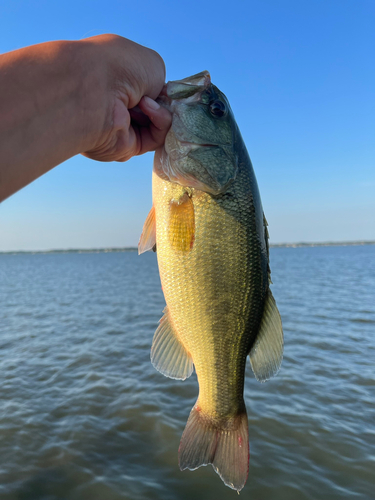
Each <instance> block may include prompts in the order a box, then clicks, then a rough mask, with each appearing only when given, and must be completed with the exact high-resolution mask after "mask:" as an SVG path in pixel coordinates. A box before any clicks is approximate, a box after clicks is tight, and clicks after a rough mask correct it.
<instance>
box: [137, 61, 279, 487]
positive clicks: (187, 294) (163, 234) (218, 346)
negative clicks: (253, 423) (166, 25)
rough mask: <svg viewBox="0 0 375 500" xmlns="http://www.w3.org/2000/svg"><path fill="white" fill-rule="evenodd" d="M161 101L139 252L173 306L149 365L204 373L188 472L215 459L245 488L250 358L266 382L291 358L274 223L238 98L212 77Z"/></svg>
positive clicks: (185, 454) (183, 463)
mask: <svg viewBox="0 0 375 500" xmlns="http://www.w3.org/2000/svg"><path fill="white" fill-rule="evenodd" d="M158 103H159V104H160V105H162V106H164V107H166V108H167V109H168V110H169V111H170V112H171V113H172V126H171V129H170V131H169V132H168V134H167V136H166V139H165V143H164V145H163V146H162V147H160V148H159V149H157V150H156V152H155V157H154V166H153V174H152V176H153V178H152V183H153V189H152V196H153V205H152V208H151V210H150V213H149V214H148V216H147V219H146V222H145V224H144V227H143V231H142V235H141V238H140V241H139V245H138V252H139V254H141V253H143V252H145V251H148V250H154V251H156V253H157V260H158V266H159V273H160V279H161V284H162V290H163V293H164V297H165V301H166V307H165V309H164V315H163V317H162V318H161V320H160V322H159V326H158V328H157V330H156V332H155V334H154V338H153V343H152V348H151V361H152V364H153V365H154V367H155V368H156V369H157V370H158V371H159V372H161V373H162V374H163V375H165V376H167V377H170V378H172V379H177V380H185V379H187V378H188V377H190V375H191V374H192V372H193V369H194V368H195V371H196V374H197V378H198V384H199V395H198V399H197V401H196V403H195V405H194V407H193V408H192V410H191V412H190V415H189V418H188V421H187V424H186V427H185V430H184V432H183V434H182V438H181V442H180V446H179V466H180V469H181V470H184V469H190V470H194V469H197V468H198V467H200V466H202V465H208V464H212V466H213V468H214V470H215V471H216V472H217V473H218V474H219V476H220V477H221V479H222V480H223V482H224V483H225V485H227V486H229V487H230V488H232V489H234V490H237V491H238V492H239V491H240V490H241V489H242V488H243V487H244V485H245V483H246V480H247V477H248V472H249V432H248V418H247V412H246V406H245V402H244V396H243V391H244V379H245V368H246V362H247V358H248V357H249V358H250V364H251V367H252V370H253V372H254V375H255V377H256V379H257V380H258V381H260V382H264V381H266V380H268V379H269V378H270V377H272V376H273V375H275V374H276V373H277V372H278V370H279V368H280V365H281V361H282V356H283V346H284V340H283V329H282V322H281V318H280V314H279V311H278V309H277V306H276V302H275V299H274V298H273V295H272V292H271V289H270V284H271V277H270V276H271V273H270V265H269V244H268V239H269V235H268V228H267V221H266V218H265V216H264V213H263V208H262V203H261V198H260V194H259V189H258V186H257V181H256V177H255V173H254V169H253V166H252V163H251V160H250V157H249V154H248V152H247V149H246V146H245V143H244V141H243V139H242V136H241V133H240V131H239V128H238V125H237V123H236V120H235V118H234V115H233V112H232V110H231V108H230V105H229V102H228V99H227V98H226V96H225V95H224V94H223V93H222V92H221V91H220V90H219V89H218V88H217V87H216V86H215V85H214V84H212V82H211V77H210V74H209V72H208V71H203V72H201V73H198V74H196V75H193V76H191V77H188V78H184V79H182V80H176V81H170V82H168V83H167V84H166V86H165V88H164V90H163V92H162V95H161V96H160V97H159V99H158Z"/></svg>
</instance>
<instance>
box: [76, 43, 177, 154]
mask: <svg viewBox="0 0 375 500" xmlns="http://www.w3.org/2000/svg"><path fill="white" fill-rule="evenodd" d="M80 43H82V44H83V45H85V47H86V49H87V51H86V54H87V56H88V57H87V59H88V60H87V65H88V67H87V70H88V71H92V70H93V76H92V78H95V79H96V80H97V85H96V86H95V91H94V92H92V93H91V94H92V95H89V96H88V99H90V102H89V103H88V106H93V103H94V102H95V104H94V105H95V106H97V108H98V117H100V119H97V120H92V117H90V122H91V123H90V124H88V128H90V127H91V125H96V130H95V132H94V133H92V132H91V133H90V137H91V138H92V147H90V149H88V150H87V151H85V152H84V153H83V154H84V156H87V157H88V158H92V159H94V160H99V161H126V160H129V159H130V158H131V157H132V156H135V155H140V154H143V153H146V152H147V151H153V150H155V149H156V148H157V147H159V146H161V145H162V144H163V143H164V139H165V136H166V134H167V132H168V130H169V128H170V125H171V122H172V117H171V114H170V112H169V111H167V110H166V109H165V108H163V107H161V106H159V105H158V104H157V103H156V102H155V101H154V99H156V98H157V97H158V95H159V94H160V92H161V90H162V88H163V85H164V81H165V67H164V62H163V60H162V58H161V57H160V56H159V54H157V53H156V52H155V51H153V50H151V49H148V48H146V47H143V46H142V45H138V44H137V43H135V42H132V41H131V40H127V39H126V38H122V37H120V36H117V35H100V36H96V37H92V38H88V39H85V40H82V41H81V42H80ZM92 65H93V66H92Z"/></svg>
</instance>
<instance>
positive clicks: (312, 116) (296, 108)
mask: <svg viewBox="0 0 375 500" xmlns="http://www.w3.org/2000/svg"><path fill="white" fill-rule="evenodd" d="M374 25H375V2H374V1H373V0H351V1H349V0H329V1H327V0H322V1H320V0H308V1H307V0H256V1H254V0H248V1H236V0H233V1H231V2H224V1H221V0H219V1H216V2H202V1H197V0H190V1H189V2H177V1H176V0H174V1H171V0H164V1H163V2H159V1H157V0H153V1H150V0H143V1H142V2H129V1H127V0H122V1H111V0H109V1H106V2H104V1H96V0H91V1H86V0H84V1H77V0H75V1H71V0H64V1H60V0H55V1H50V0H49V1H38V0H33V1H19V0H12V1H9V2H1V3H0V26H1V30H0V52H7V51H10V50H14V49H17V48H20V47H23V46H26V45H31V44H34V43H39V42H44V41H49V40H58V39H80V38H84V37H87V36H93V35H98V34H102V33H117V34H119V35H122V36H124V37H127V38H130V39H132V40H134V41H136V42H138V43H140V44H143V45H146V46H148V47H151V48H153V49H154V50H156V51H158V52H159V53H160V54H161V55H162V57H163V58H164V60H165V62H166V66H167V79H168V80H174V79H179V78H183V77H186V76H189V75H191V74H194V73H197V72H199V71H202V70H204V69H207V70H209V71H210V72H211V76H212V80H213V82H214V83H215V84H216V85H217V86H218V87H219V88H220V89H221V90H222V91H223V92H224V93H225V94H226V95H227V97H228V99H229V101H230V103H231V106H232V109H233V111H234V113H235V116H236V119H237V122H238V124H239V127H240V129H241V132H242V135H243V137H244V139H245V142H246V144H247V147H248V150H249V153H250V156H251V158H252V161H253V165H254V168H255V171H256V175H257V179H258V183H259V187H260V191H261V196H262V201H263V207H264V211H265V214H266V217H267V219H268V222H269V227H270V238H271V242H273V243H280V242H299V241H328V240H333V241H340V240H358V239H367V240H369V239H375V140H374V139H375V118H374V117H375V92H374V89H375V55H374V54H375V30H374ZM0 161H1V159H0ZM152 161H153V155H152V154H151V153H149V154H147V155H144V156H142V157H137V158H134V159H132V160H130V161H129V162H127V163H124V164H121V163H111V164H108V163H99V162H94V161H92V160H88V159H86V158H84V157H81V156H77V157H75V158H72V159H70V160H69V161H67V162H65V163H64V164H61V165H59V166H58V167H56V168H55V169H53V170H52V171H51V172H49V173H48V174H46V175H45V176H43V177H42V178H40V179H38V180H37V181H35V182H34V183H33V184H31V185H30V186H28V187H26V188H25V189H23V190H22V191H20V192H19V193H17V194H15V195H14V196H12V197H11V198H9V199H8V200H6V201H5V202H3V203H2V204H1V205H0V251H1V250H37V249H53V248H77V247H80V248H90V247H96V248H97V247H122V246H135V245H136V244H137V242H138V238H139V235H140V233H141V230H142V226H143V222H144V219H145V218H146V215H147V213H148V211H149V209H150V207H151V171H152Z"/></svg>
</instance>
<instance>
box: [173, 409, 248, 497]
mask: <svg viewBox="0 0 375 500" xmlns="http://www.w3.org/2000/svg"><path fill="white" fill-rule="evenodd" d="M178 454H179V464H180V469H181V470H184V469H190V470H194V469H197V468H198V467H200V466H201V465H208V464H212V467H213V468H214V469H215V471H216V472H217V473H218V474H219V476H220V477H221V479H222V480H223V481H224V483H225V484H226V485H227V486H229V487H230V488H232V489H234V490H237V491H240V490H242V488H243V487H244V485H245V483H246V479H247V476H248V473H249V429H248V422H247V414H246V410H245V409H244V411H243V412H242V413H240V414H238V415H236V416H235V417H233V418H232V419H230V420H226V421H220V422H218V421H215V420H212V419H210V418H209V417H208V416H207V415H204V414H203V413H202V412H201V411H200V410H199V407H198V405H195V406H194V407H193V409H192V410H191V412H190V416H189V419H188V421H187V424H186V427H185V430H184V433H183V434H182V438H181V443H180V448H179V450H178Z"/></svg>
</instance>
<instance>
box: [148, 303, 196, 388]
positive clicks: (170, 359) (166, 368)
mask: <svg viewBox="0 0 375 500" xmlns="http://www.w3.org/2000/svg"><path fill="white" fill-rule="evenodd" d="M151 363H152V364H153V365H154V367H155V368H156V369H157V370H158V371H159V372H160V373H162V374H163V375H165V376H166V377H169V378H174V379H178V380H185V379H187V378H188V377H190V375H191V374H192V373H193V360H192V358H191V356H190V354H189V353H188V352H187V350H186V349H185V347H184V345H183V344H182V342H181V340H180V339H179V338H178V336H177V333H176V332H175V331H174V329H173V326H172V324H171V321H170V316H169V312H168V308H167V307H166V308H165V309H164V316H163V317H162V318H161V320H160V322H159V326H158V328H157V330H156V332H155V334H154V339H153V341H152V347H151Z"/></svg>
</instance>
